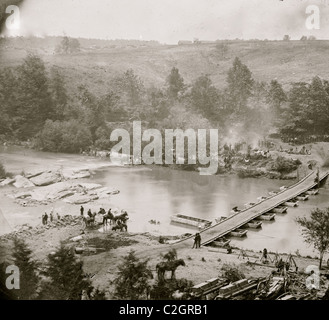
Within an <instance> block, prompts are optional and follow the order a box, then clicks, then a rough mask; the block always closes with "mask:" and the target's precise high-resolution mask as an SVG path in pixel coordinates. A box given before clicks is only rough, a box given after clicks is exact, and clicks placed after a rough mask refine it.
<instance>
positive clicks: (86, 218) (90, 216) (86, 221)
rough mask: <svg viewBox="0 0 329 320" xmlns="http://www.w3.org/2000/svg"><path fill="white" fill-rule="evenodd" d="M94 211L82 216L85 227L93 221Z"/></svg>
mask: <svg viewBox="0 0 329 320" xmlns="http://www.w3.org/2000/svg"><path fill="white" fill-rule="evenodd" d="M96 214H97V213H96V212H94V213H93V214H91V215H90V214H88V216H86V217H85V216H83V217H82V218H83V222H84V224H85V226H86V227H88V226H92V225H93V224H94V223H95V217H96Z"/></svg>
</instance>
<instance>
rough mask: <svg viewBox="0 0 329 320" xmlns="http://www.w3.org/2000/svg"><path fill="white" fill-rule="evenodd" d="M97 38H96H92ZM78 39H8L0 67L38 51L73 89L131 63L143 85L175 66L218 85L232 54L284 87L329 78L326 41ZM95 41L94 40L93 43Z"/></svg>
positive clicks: (100, 88)
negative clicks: (74, 47) (71, 43)
mask: <svg viewBox="0 0 329 320" xmlns="http://www.w3.org/2000/svg"><path fill="white" fill-rule="evenodd" d="M95 41H96V42H95ZM95 41H93V40H80V43H81V49H82V50H81V52H79V53H77V54H70V55H63V54H54V48H55V46H56V44H58V43H59V42H60V38H47V39H45V40H43V39H38V40H37V41H36V40H35V39H34V40H33V39H23V38H18V39H10V40H6V41H4V40H2V41H1V42H0V66H1V67H4V66H13V65H18V64H20V63H21V61H22V59H23V58H24V57H25V56H26V54H27V52H31V51H32V52H38V53H39V54H40V56H41V57H42V59H43V60H44V61H45V63H46V64H47V66H49V67H50V66H51V65H56V66H58V67H60V68H61V69H62V71H63V73H64V75H65V78H66V80H67V83H68V85H69V86H71V87H72V89H73V88H75V87H76V85H78V84H81V83H85V84H87V86H88V87H90V89H91V90H92V91H93V92H95V93H103V92H104V91H105V90H106V89H107V87H108V82H109V80H110V79H112V78H113V77H114V76H116V75H117V74H119V73H122V72H124V71H126V70H127V69H128V68H132V69H133V70H134V71H135V74H137V75H139V76H140V77H141V78H142V79H143V81H144V82H145V84H146V85H156V86H158V85H159V86H161V85H162V84H163V83H164V81H165V78H166V76H167V75H168V74H169V72H170V70H171V68H172V67H173V66H176V67H177V68H178V69H179V71H180V73H181V74H182V76H183V77H184V79H185V82H187V83H190V82H191V81H193V80H194V79H196V78H197V77H198V76H200V75H201V74H208V75H209V76H210V78H211V80H212V81H213V82H214V84H215V85H216V86H217V87H219V88H222V87H223V86H224V84H225V79H226V75H227V71H228V69H229V68H230V67H231V66H232V61H233V59H234V57H236V56H238V57H239V58H240V59H241V60H242V62H243V63H245V64H246V65H247V66H248V67H249V69H250V70H251V71H252V73H253V76H254V78H255V79H256V80H258V81H266V82H268V81H270V80H272V79H277V80H278V81H279V82H281V83H282V84H283V86H284V87H289V84H290V83H291V82H297V81H310V80H311V78H312V77H314V76H316V75H318V76H320V77H321V78H325V79H327V78H329V65H328V63H327V61H328V59H329V41H305V42H302V41H286V42H285V41H230V42H226V43H227V46H228V51H227V52H226V53H225V54H224V55H223V53H222V52H221V50H220V49H219V48H218V47H216V43H211V44H199V45H184V46H178V45H176V46H175V45H170V46H169V45H159V44H157V43H156V42H154V43H153V42H151V43H147V42H141V43H138V42H133V43H132V44H129V42H126V43H123V44H121V45H120V44H119V45H118V43H117V42H115V41H98V42H97V40H95ZM95 43H96V44H95Z"/></svg>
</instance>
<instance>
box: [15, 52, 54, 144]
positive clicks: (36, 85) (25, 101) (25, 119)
mask: <svg viewBox="0 0 329 320" xmlns="http://www.w3.org/2000/svg"><path fill="white" fill-rule="evenodd" d="M18 79H19V81H18V88H17V89H16V90H18V93H19V97H18V107H17V110H16V113H17V114H16V116H17V117H18V119H19V120H18V121H17V122H16V129H17V130H18V135H19V137H20V138H21V139H26V138H31V137H33V136H34V135H35V134H36V133H37V132H38V131H39V130H40V129H41V128H42V126H43V125H44V122H45V120H46V119H50V118H51V116H52V114H53V110H52V100H51V95H50V92H49V81H48V76H47V72H46V67H45V65H44V62H43V61H42V60H41V58H40V57H38V56H37V55H33V54H29V55H28V56H27V58H26V59H24V62H23V64H22V65H21V66H19V68H18Z"/></svg>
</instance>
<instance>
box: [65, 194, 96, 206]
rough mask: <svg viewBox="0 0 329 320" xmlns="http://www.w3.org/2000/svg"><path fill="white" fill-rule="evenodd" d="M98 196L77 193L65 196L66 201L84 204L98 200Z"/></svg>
mask: <svg viewBox="0 0 329 320" xmlns="http://www.w3.org/2000/svg"><path fill="white" fill-rule="evenodd" d="M98 198H99V197H98V195H96V194H76V195H74V196H72V197H68V198H65V199H64V201H65V202H67V203H72V204H83V203H88V202H90V201H93V200H97V199H98Z"/></svg>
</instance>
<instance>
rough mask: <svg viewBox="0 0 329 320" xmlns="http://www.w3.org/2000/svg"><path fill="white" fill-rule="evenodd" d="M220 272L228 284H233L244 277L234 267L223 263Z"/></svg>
mask: <svg viewBox="0 0 329 320" xmlns="http://www.w3.org/2000/svg"><path fill="white" fill-rule="evenodd" d="M221 270H222V271H223V277H224V278H226V279H227V280H228V281H229V282H235V281H238V280H240V279H244V278H245V277H246V276H245V275H244V274H243V272H242V271H240V270H239V269H238V268H237V267H236V266H235V265H230V264H226V263H225V264H223V266H222V269H221Z"/></svg>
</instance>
